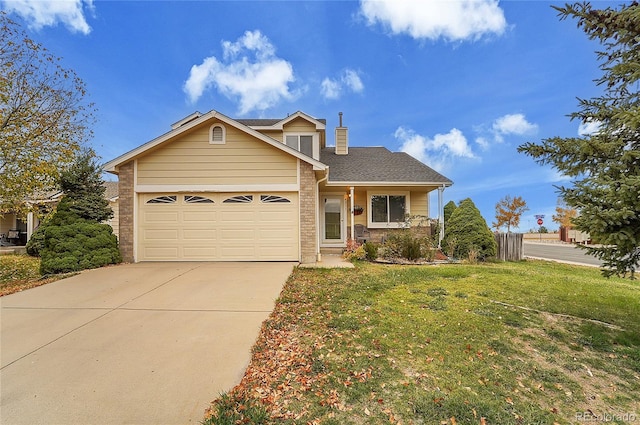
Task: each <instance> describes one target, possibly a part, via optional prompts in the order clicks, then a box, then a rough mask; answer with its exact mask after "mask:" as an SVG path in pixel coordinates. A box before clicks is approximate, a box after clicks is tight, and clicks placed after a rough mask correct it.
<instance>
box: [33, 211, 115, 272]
mask: <svg viewBox="0 0 640 425" xmlns="http://www.w3.org/2000/svg"><path fill="white" fill-rule="evenodd" d="M41 256H42V261H41V264H40V271H41V273H42V274H54V273H66V272H72V271H79V270H84V269H92V268H96V267H102V266H105V265H107V264H117V263H119V262H121V261H122V257H121V256H120V250H119V249H118V241H117V238H116V236H115V235H114V234H113V229H112V228H111V226H109V225H107V224H101V223H95V222H91V221H88V220H82V219H79V220H76V221H73V222H71V223H70V224H65V225H50V226H47V228H46V231H45V238H44V247H43V249H42V251H41Z"/></svg>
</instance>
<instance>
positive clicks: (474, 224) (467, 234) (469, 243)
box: [443, 198, 497, 260]
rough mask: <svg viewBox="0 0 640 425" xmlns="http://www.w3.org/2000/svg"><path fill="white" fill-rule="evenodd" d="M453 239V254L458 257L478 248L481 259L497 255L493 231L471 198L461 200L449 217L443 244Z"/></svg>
mask: <svg viewBox="0 0 640 425" xmlns="http://www.w3.org/2000/svg"><path fill="white" fill-rule="evenodd" d="M451 241H455V242H454V243H453V244H452V245H453V246H454V247H455V248H454V252H453V255H454V257H456V258H466V257H468V256H469V251H471V250H476V251H477V253H478V258H479V259H481V260H485V259H487V258H490V257H494V256H495V255H496V251H497V246H496V241H495V238H494V236H493V233H492V232H491V230H490V229H489V226H487V222H486V221H485V219H484V218H483V217H482V215H481V214H480V210H478V208H477V207H476V206H475V204H474V203H473V201H472V200H471V199H470V198H467V199H464V200H462V201H460V204H459V205H458V208H456V209H455V211H453V213H452V214H451V217H450V218H449V221H448V229H447V231H446V232H445V235H444V240H443V245H444V246H447V245H449V244H450V242H451Z"/></svg>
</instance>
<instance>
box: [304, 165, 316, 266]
mask: <svg viewBox="0 0 640 425" xmlns="http://www.w3.org/2000/svg"><path fill="white" fill-rule="evenodd" d="M316 200H317V197H316V175H315V173H314V172H313V166H312V165H310V164H307V163H306V162H302V161H301V162H300V249H301V252H300V257H301V262H302V263H314V262H315V261H316V254H317V253H316V248H317V241H316V238H317V236H316V235H317V229H316V208H317V205H316Z"/></svg>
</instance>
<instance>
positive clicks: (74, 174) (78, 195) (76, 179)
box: [60, 150, 113, 223]
mask: <svg viewBox="0 0 640 425" xmlns="http://www.w3.org/2000/svg"><path fill="white" fill-rule="evenodd" d="M101 173H102V168H101V167H100V165H99V164H98V162H97V161H96V158H95V154H94V153H93V151H91V150H85V151H83V152H82V153H81V154H80V155H79V156H78V158H77V159H76V161H75V162H74V163H73V164H72V165H71V167H69V168H68V169H67V170H65V171H63V172H62V173H61V174H60V189H62V192H63V193H64V194H65V198H66V199H67V202H68V203H69V209H70V210H71V211H72V212H74V213H75V214H77V215H78V217H80V218H83V219H86V220H90V221H96V222H98V223H99V222H102V221H106V220H109V219H110V218H111V217H113V210H111V207H109V201H107V199H106V198H105V197H104V192H105V190H106V187H105V186H104V184H103V181H102V177H101Z"/></svg>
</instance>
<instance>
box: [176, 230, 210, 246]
mask: <svg viewBox="0 0 640 425" xmlns="http://www.w3.org/2000/svg"><path fill="white" fill-rule="evenodd" d="M182 237H183V239H184V240H186V241H194V240H203V241H206V242H207V243H208V242H209V241H215V240H216V239H217V231H216V230H215V229H193V230H192V229H184V230H183V231H182Z"/></svg>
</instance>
